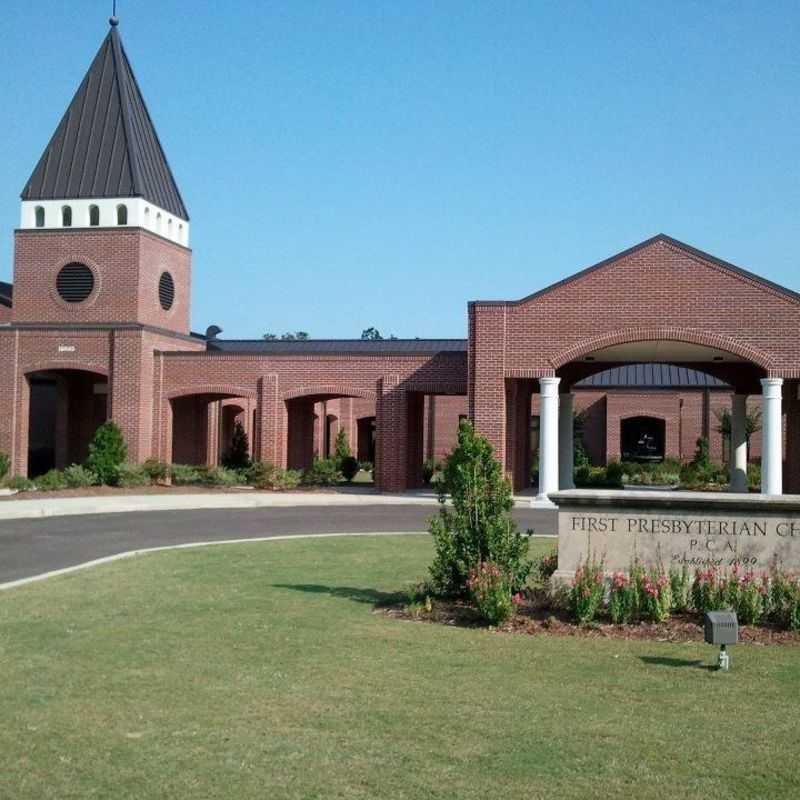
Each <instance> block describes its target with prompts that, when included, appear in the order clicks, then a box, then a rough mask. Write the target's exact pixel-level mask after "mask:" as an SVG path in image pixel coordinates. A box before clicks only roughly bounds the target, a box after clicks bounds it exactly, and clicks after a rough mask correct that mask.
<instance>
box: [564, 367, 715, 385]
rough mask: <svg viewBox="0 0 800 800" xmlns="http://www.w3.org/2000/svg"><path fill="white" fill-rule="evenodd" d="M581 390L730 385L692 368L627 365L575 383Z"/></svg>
mask: <svg viewBox="0 0 800 800" xmlns="http://www.w3.org/2000/svg"><path fill="white" fill-rule="evenodd" d="M575 387H576V388H579V389H612V388H615V389H619V388H626V387H638V388H647V389H675V388H687V389H726V388H729V387H728V384H726V383H725V382H723V381H721V380H719V378H715V377H714V376H713V375H708V374H706V373H705V372H700V371H699V370H696V369H690V368H688V367H678V366H675V365H674V364H626V365H624V366H621V367H612V368H611V369H607V370H604V371H603V372H597V373H595V374H594V375H590V376H589V377H588V378H584V379H583V380H581V381H578V382H577V383H576V384H575Z"/></svg>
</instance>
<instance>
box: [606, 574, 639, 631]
mask: <svg viewBox="0 0 800 800" xmlns="http://www.w3.org/2000/svg"><path fill="white" fill-rule="evenodd" d="M636 598H637V592H636V586H635V584H634V583H633V582H632V581H631V580H630V578H629V577H628V576H627V575H626V574H625V573H624V572H615V573H614V575H613V576H612V577H611V586H610V588H609V592H608V613H609V616H610V617H611V621H612V622H613V623H614V624H615V625H622V624H625V623H628V622H631V621H633V619H634V618H635V617H636V614H637V606H638V601H637V599H636Z"/></svg>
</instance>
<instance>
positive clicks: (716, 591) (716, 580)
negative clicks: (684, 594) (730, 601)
mask: <svg viewBox="0 0 800 800" xmlns="http://www.w3.org/2000/svg"><path fill="white" fill-rule="evenodd" d="M724 605H725V603H724V598H723V596H722V591H721V587H720V577H719V575H718V574H717V571H716V570H715V569H713V568H709V569H704V570H701V569H698V570H697V571H696V572H695V574H694V582H693V583H692V606H693V607H694V610H695V611H697V612H698V613H700V614H704V613H705V612H706V611H718V610H719V609H720V608H723V607H724Z"/></svg>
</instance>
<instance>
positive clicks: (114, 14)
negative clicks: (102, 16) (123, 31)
mask: <svg viewBox="0 0 800 800" xmlns="http://www.w3.org/2000/svg"><path fill="white" fill-rule="evenodd" d="M108 24H109V25H110V26H111V27H112V28H116V27H117V25H119V17H117V0H112V2H111V19H109V21H108Z"/></svg>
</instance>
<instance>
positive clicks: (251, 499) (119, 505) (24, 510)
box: [0, 492, 530, 522]
mask: <svg viewBox="0 0 800 800" xmlns="http://www.w3.org/2000/svg"><path fill="white" fill-rule="evenodd" d="M438 504H439V503H438V500H437V499H436V497H435V496H433V495H427V494H371V493H367V492H364V493H350V492H340V493H336V492H330V493H328V492H320V493H304V492H258V493H254V492H243V493H242V494H233V493H231V494H217V493H209V494H198V493H195V494H156V495H148V494H145V495H122V496H120V497H108V496H105V497H54V498H36V499H31V500H10V501H7V502H2V503H0V522H2V521H4V520H15V519H37V518H41V517H67V516H81V515H88V514H130V513H134V512H137V511H139V512H142V511H197V510H201V509H226V508H229V509H254V508H303V507H306V508H307V507H325V506H382V505H401V506H408V505H419V506H432V507H435V506H437V505H438ZM515 506H516V507H517V508H528V507H529V506H530V501H529V500H527V499H519V500H517V501H516V502H515Z"/></svg>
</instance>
